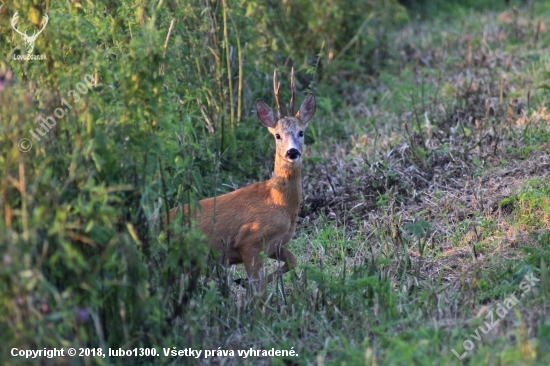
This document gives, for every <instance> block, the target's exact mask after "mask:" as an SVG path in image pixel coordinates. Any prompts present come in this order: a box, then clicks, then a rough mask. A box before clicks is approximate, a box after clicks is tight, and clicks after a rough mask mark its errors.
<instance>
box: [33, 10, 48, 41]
mask: <svg viewBox="0 0 550 366" xmlns="http://www.w3.org/2000/svg"><path fill="white" fill-rule="evenodd" d="M44 19H46V21H45V22H44V25H43V26H42V29H40V30H39V31H38V33H36V36H38V35H39V34H40V33H42V32H43V31H44V29H45V28H46V25H47V24H48V20H49V19H50V18H48V14H44ZM33 36H34V34H33Z"/></svg>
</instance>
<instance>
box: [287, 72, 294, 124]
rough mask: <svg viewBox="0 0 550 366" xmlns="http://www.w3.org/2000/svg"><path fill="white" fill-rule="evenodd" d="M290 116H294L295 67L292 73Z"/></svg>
mask: <svg viewBox="0 0 550 366" xmlns="http://www.w3.org/2000/svg"><path fill="white" fill-rule="evenodd" d="M288 114H289V115H290V116H294V67H293V68H292V71H291V72H290V106H289V111H288Z"/></svg>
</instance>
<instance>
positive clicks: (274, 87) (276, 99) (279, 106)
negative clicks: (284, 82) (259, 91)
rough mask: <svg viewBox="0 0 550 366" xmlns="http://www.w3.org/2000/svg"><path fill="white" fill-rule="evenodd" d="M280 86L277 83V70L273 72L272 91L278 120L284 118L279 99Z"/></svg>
mask: <svg viewBox="0 0 550 366" xmlns="http://www.w3.org/2000/svg"><path fill="white" fill-rule="evenodd" d="M280 86H281V84H279V82H278V81H277V69H275V70H273V91H274V92H275V101H276V102H277V109H278V111H279V119H281V118H283V117H284V116H285V112H284V111H283V105H282V104H281V98H280V97H279V87H280Z"/></svg>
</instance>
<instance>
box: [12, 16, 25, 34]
mask: <svg viewBox="0 0 550 366" xmlns="http://www.w3.org/2000/svg"><path fill="white" fill-rule="evenodd" d="M17 13H18V12H17V11H16V12H15V14H13V17H12V18H11V27H12V28H13V30H14V31H16V32H17V33H18V34H20V35H22V36H23V37H28V36H27V33H23V32H20V31H19V28H16V24H17V18H18V16H17Z"/></svg>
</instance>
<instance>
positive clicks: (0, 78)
mask: <svg viewBox="0 0 550 366" xmlns="http://www.w3.org/2000/svg"><path fill="white" fill-rule="evenodd" d="M11 77H12V72H11V70H9V69H7V68H4V69H3V70H0V91H1V90H4V88H5V87H6V86H8V85H9V84H10V81H11Z"/></svg>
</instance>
